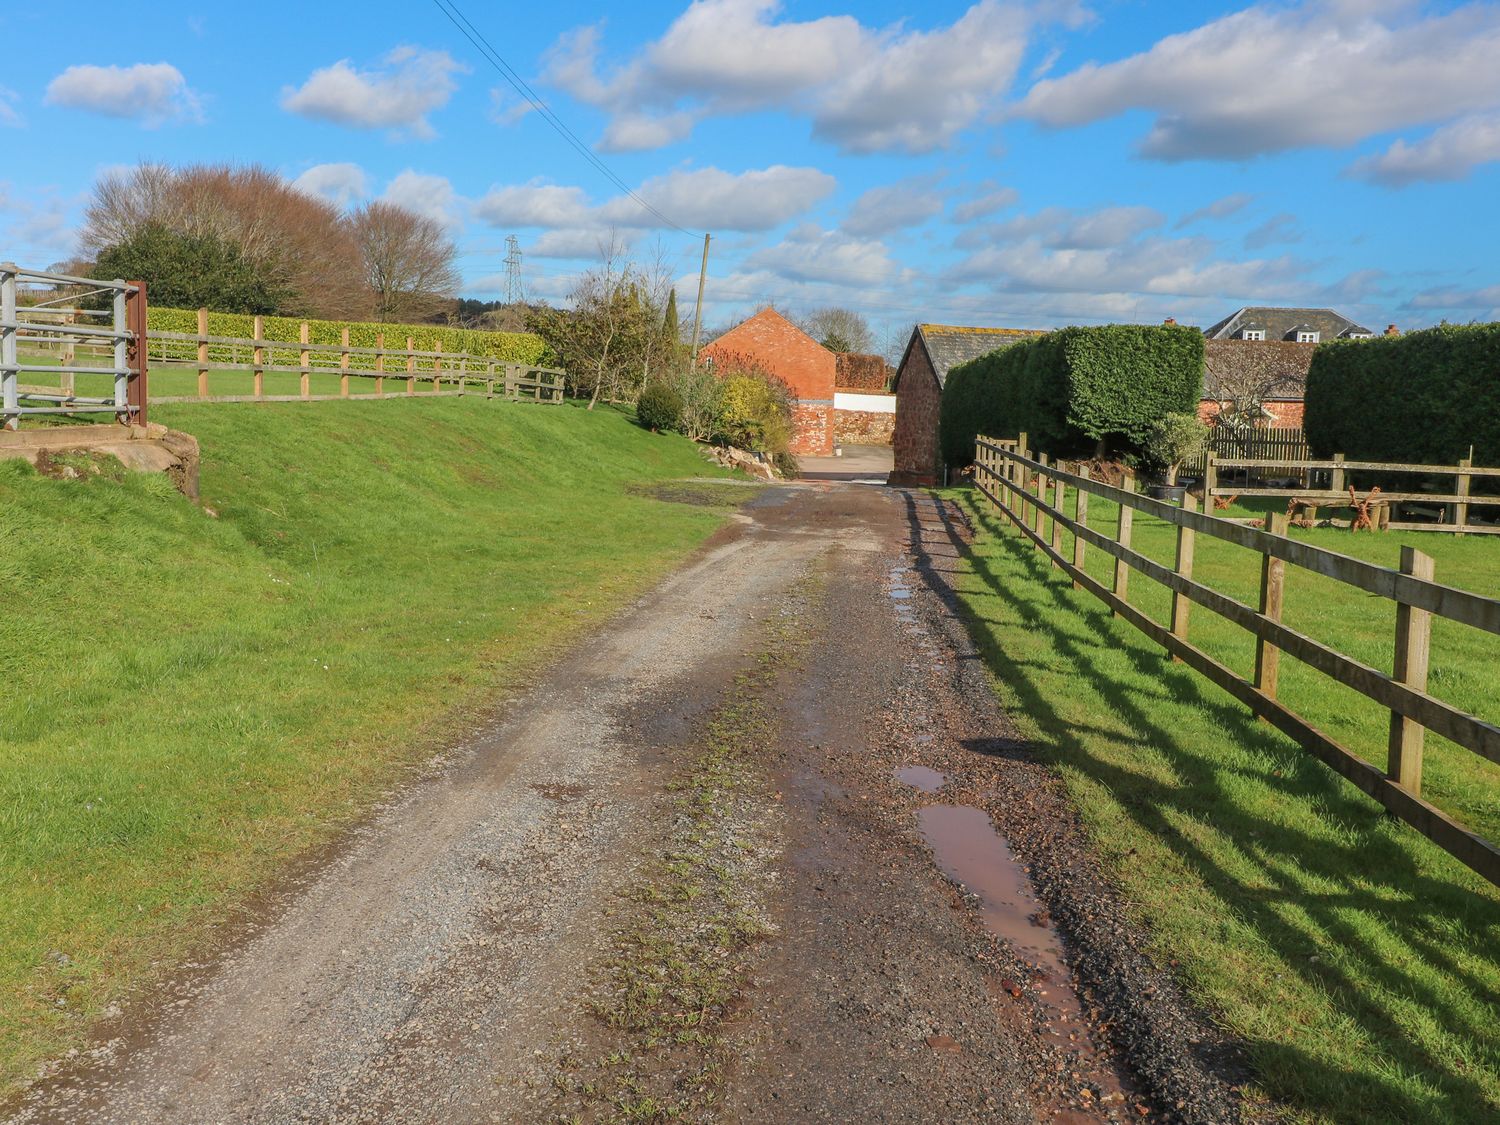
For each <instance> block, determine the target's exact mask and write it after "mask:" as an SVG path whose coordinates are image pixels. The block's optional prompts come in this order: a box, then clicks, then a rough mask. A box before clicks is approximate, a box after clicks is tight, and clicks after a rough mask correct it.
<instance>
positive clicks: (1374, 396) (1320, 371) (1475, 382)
mask: <svg viewBox="0 0 1500 1125" xmlns="http://www.w3.org/2000/svg"><path fill="white" fill-rule="evenodd" d="M1303 425H1304V428H1305V429H1306V430H1307V440H1308V443H1309V444H1310V445H1311V446H1312V449H1313V453H1314V455H1315V456H1318V457H1329V456H1331V455H1333V454H1335V453H1342V454H1344V455H1345V456H1347V457H1348V458H1349V459H1350V460H1354V461H1394V462H1403V463H1406V464H1430V465H1451V464H1455V463H1456V462H1457V461H1458V459H1459V458H1461V457H1467V456H1468V455H1469V447H1470V446H1471V445H1472V446H1473V449H1474V462H1475V464H1479V465H1495V464H1500V324H1467V325H1459V324H1443V325H1439V326H1438V327H1436V328H1424V329H1421V330H1419V331H1416V332H1409V333H1407V334H1406V335H1405V336H1381V337H1377V338H1376V339H1373V340H1337V341H1331V342H1329V343H1326V344H1319V345H1318V347H1317V350H1316V351H1314V352H1313V359H1312V367H1311V368H1310V369H1309V370H1308V373H1307V413H1306V416H1305V420H1304V422H1303Z"/></svg>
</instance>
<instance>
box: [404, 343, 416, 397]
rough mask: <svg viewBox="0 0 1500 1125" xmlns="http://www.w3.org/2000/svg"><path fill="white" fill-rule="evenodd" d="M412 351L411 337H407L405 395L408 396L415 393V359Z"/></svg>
mask: <svg viewBox="0 0 1500 1125" xmlns="http://www.w3.org/2000/svg"><path fill="white" fill-rule="evenodd" d="M414 350H415V349H414V348H413V347H412V342H411V337H410V336H408V337H407V338H406V393H407V394H408V395H414V394H416V393H417V357H416V356H414V355H412V352H413V351H414Z"/></svg>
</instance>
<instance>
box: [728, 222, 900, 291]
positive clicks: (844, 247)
mask: <svg viewBox="0 0 1500 1125" xmlns="http://www.w3.org/2000/svg"><path fill="white" fill-rule="evenodd" d="M745 268H746V269H748V270H751V271H755V270H762V271H765V272H767V273H770V274H773V275H775V276H776V277H778V278H787V279H790V280H792V281H820V282H832V283H837V284H841V285H851V286H855V287H859V286H873V285H889V284H891V283H893V282H896V281H898V280H900V279H901V278H902V277H903V276H905V275H906V274H907V271H905V270H903V269H902V268H901V267H900V266H899V265H898V264H897V263H896V262H895V261H894V260H893V259H892V258H891V256H890V253H889V251H887V250H886V247H885V244H884V243H883V242H879V241H876V240H874V239H868V238H852V237H850V236H849V235H847V234H844V233H842V232H840V231H825V230H822V229H820V228H818V227H815V226H805V227H802V228H799V229H798V230H796V231H793V232H792V234H791V235H789V236H788V237H787V238H786V239H785V240H784V241H783V242H781V243H779V244H777V245H775V246H768V247H766V248H765V249H763V250H758V251H756V252H755V253H754V254H751V255H750V256H749V257H748V258H746V259H745Z"/></svg>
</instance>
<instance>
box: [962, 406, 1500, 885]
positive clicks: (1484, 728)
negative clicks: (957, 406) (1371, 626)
mask: <svg viewBox="0 0 1500 1125" xmlns="http://www.w3.org/2000/svg"><path fill="white" fill-rule="evenodd" d="M974 480H975V483H976V485H977V486H978V488H979V490H980V491H981V492H982V493H983V494H984V495H985V496H986V497H987V498H988V499H989V500H990V501H991V502H993V503H994V504H995V506H996V507H997V508H998V509H999V510H1000V511H1001V512H1003V513H1004V514H1005V516H1006V517H1007V518H1008V519H1009V520H1010V521H1011V522H1012V523H1013V524H1015V525H1016V527H1017V528H1019V529H1020V531H1021V533H1022V534H1023V535H1024V536H1025V537H1026V538H1027V539H1029V540H1030V541H1031V542H1032V543H1033V544H1034V545H1035V546H1036V547H1037V548H1038V549H1039V550H1041V551H1042V552H1043V553H1044V554H1045V555H1047V557H1048V558H1049V559H1050V560H1051V562H1052V565H1053V566H1054V567H1056V568H1059V569H1061V570H1063V571H1064V572H1065V573H1066V574H1067V575H1068V576H1069V577H1070V578H1071V579H1072V580H1073V585H1074V587H1075V588H1076V589H1081V590H1087V591H1088V592H1089V593H1091V594H1093V595H1094V596H1095V597H1097V598H1099V599H1100V600H1101V601H1103V602H1104V603H1105V604H1106V605H1107V606H1109V608H1110V609H1111V611H1112V612H1113V613H1114V614H1115V615H1116V616H1118V617H1121V618H1124V619H1125V620H1126V621H1128V622H1129V623H1130V624H1132V625H1134V626H1135V627H1136V628H1137V629H1139V630H1141V632H1143V633H1145V634H1146V635H1147V636H1148V637H1150V638H1151V639H1152V640H1153V641H1155V642H1156V643H1158V644H1160V645H1161V646H1162V647H1163V648H1165V649H1166V650H1167V652H1168V653H1169V654H1170V655H1171V656H1172V657H1173V658H1174V659H1176V660H1180V661H1182V662H1183V663H1184V664H1186V665H1188V666H1189V667H1190V668H1192V669H1193V670H1195V671H1197V672H1199V673H1201V674H1202V675H1203V676H1205V677H1206V678H1207V679H1209V680H1211V681H1212V682H1213V683H1215V684H1217V685H1218V686H1219V687H1221V688H1223V689H1224V690H1225V691H1227V692H1229V693H1230V694H1231V695H1233V696H1234V697H1235V698H1236V699H1238V700H1239V701H1240V702H1242V703H1244V704H1245V705H1246V706H1248V707H1249V708H1250V709H1251V710H1252V711H1254V712H1255V713H1256V714H1257V715H1259V716H1260V717H1261V718H1263V719H1265V720H1266V721H1267V722H1269V723H1271V724H1272V725H1273V726H1275V727H1277V728H1278V729H1279V730H1281V731H1283V732H1284V733H1286V734H1287V735H1289V736H1291V737H1292V738H1293V739H1295V740H1296V741H1297V742H1298V743H1300V744H1301V746H1302V747H1303V748H1304V749H1306V750H1308V751H1309V752H1311V753H1312V754H1313V755H1315V756H1316V757H1318V758H1319V759H1321V760H1322V761H1323V762H1325V763H1326V764H1327V765H1329V766H1330V767H1332V768H1333V769H1334V770H1335V771H1337V772H1338V773H1339V774H1341V775H1342V776H1343V777H1345V778H1347V779H1348V780H1349V781H1352V782H1353V783H1354V784H1355V785H1357V786H1358V787H1359V788H1360V789H1362V790H1364V792H1365V793H1367V794H1369V795H1370V796H1371V797H1373V798H1374V799H1375V800H1377V801H1379V802H1380V803H1381V804H1382V805H1384V806H1385V807H1386V809H1388V810H1389V811H1390V812H1391V813H1392V814H1394V815H1395V816H1397V817H1399V818H1400V819H1402V820H1404V821H1406V823H1408V824H1410V825H1411V826H1412V827H1413V828H1415V829H1416V830H1417V831H1418V832H1421V833H1422V834H1423V835H1424V836H1426V837H1427V838H1428V839H1430V840H1432V841H1433V842H1434V843H1436V844H1437V845H1438V846H1439V847H1441V848H1443V849H1444V850H1445V851H1447V852H1449V853H1450V854H1452V855H1453V856H1455V857H1457V858H1458V859H1459V860H1461V861H1462V862H1464V863H1465V864H1467V865H1468V866H1469V867H1471V868H1473V869H1474V870H1475V871H1477V872H1479V874H1481V875H1483V876H1484V877H1485V878H1486V879H1489V880H1490V881H1491V882H1492V883H1495V884H1497V885H1500V847H1497V846H1496V845H1495V844H1494V843H1492V842H1491V841H1489V840H1486V839H1484V838H1483V837H1481V836H1479V835H1477V834H1475V833H1474V832H1471V831H1469V829H1467V828H1465V827H1464V826H1463V825H1461V824H1459V823H1458V822H1457V821H1455V820H1453V819H1452V818H1451V817H1449V816H1447V815H1446V814H1445V813H1443V812H1441V811H1440V810H1439V809H1437V808H1436V807H1434V806H1433V805H1432V804H1430V803H1429V802H1427V801H1425V800H1423V799H1422V749H1423V737H1424V733H1425V732H1426V731H1428V730H1431V731H1433V732H1435V733H1437V734H1439V735H1441V736H1442V737H1444V738H1447V739H1449V740H1450V741H1452V742H1454V743H1456V744H1457V745H1459V746H1461V747H1463V748H1464V749H1466V750H1469V751H1471V752H1473V753H1475V754H1478V755H1480V756H1481V757H1484V758H1487V759H1489V760H1490V761H1492V762H1500V727H1496V726H1495V725H1494V724H1492V723H1489V722H1486V721H1485V720H1483V719H1480V718H1479V717H1478V716H1475V715H1471V714H1468V713H1466V712H1464V711H1462V710H1460V709H1458V708H1457V707H1454V706H1452V705H1451V704H1448V703H1445V702H1443V701H1442V700H1440V699H1438V698H1437V697H1436V696H1433V695H1431V694H1429V692H1428V690H1427V672H1428V658H1429V650H1430V643H1431V635H1432V634H1431V630H1432V618H1433V617H1434V616H1436V617H1443V618H1447V619H1448V620H1450V621H1456V622H1459V623H1461V624H1464V625H1468V626H1470V627H1472V628H1475V629H1480V630H1483V631H1484V632H1487V633H1491V634H1495V635H1500V600H1497V599H1494V598H1486V597H1482V596H1481V595H1478V594H1474V593H1470V592H1468V591H1466V590H1460V589H1457V588H1455V587H1452V586H1444V585H1442V584H1440V583H1438V582H1436V581H1435V580H1434V578H1433V561H1432V559H1431V558H1430V557H1429V556H1427V555H1424V554H1423V553H1422V552H1420V551H1418V550H1416V549H1414V548H1412V547H1409V546H1403V547H1402V549H1401V568H1400V569H1399V570H1391V569H1389V568H1386V567H1381V566H1376V565H1374V564H1372V563H1367V562H1364V561H1362V560H1360V559H1355V558H1351V557H1350V556H1348V555H1343V554H1340V553H1338V552H1336V551H1329V550H1325V549H1322V548H1319V547H1314V546H1311V545H1310V544H1307V543H1304V542H1300V541H1298V540H1295V539H1291V538H1288V536H1287V534H1286V529H1287V524H1286V517H1285V516H1275V517H1272V518H1271V520H1270V521H1269V526H1268V528H1267V529H1266V530H1261V529H1259V528H1255V527H1248V526H1245V525H1243V524H1240V523H1236V522H1233V521H1230V520H1225V519H1218V518H1215V517H1214V516H1212V515H1211V514H1209V513H1206V512H1199V511H1197V510H1196V505H1195V504H1194V503H1193V502H1192V500H1191V499H1189V500H1188V502H1187V504H1186V505H1185V506H1184V507H1182V508H1178V507H1175V506H1173V505H1171V504H1168V503H1165V502H1163V501H1160V500H1153V499H1151V498H1149V497H1146V496H1142V495H1140V494H1139V493H1137V492H1136V491H1135V488H1134V482H1133V480H1132V479H1130V478H1128V477H1127V478H1126V480H1125V481H1124V483H1123V485H1122V486H1114V485H1108V484H1105V483H1103V482H1102V481H1098V480H1094V479H1091V478H1090V476H1089V474H1088V473H1087V472H1078V473H1073V472H1066V471H1063V470H1062V469H1061V468H1060V467H1058V466H1056V465H1049V464H1048V462H1047V458H1046V457H1045V456H1044V455H1040V454H1032V453H1030V452H1028V451H1027V450H1026V435H1025V434H1022V435H1021V437H1020V439H1019V440H1017V441H998V440H994V439H991V438H984V437H981V438H979V440H978V442H977V445H976V450H975V476H974ZM1069 493H1071V494H1072V495H1073V496H1074V497H1075V500H1074V504H1073V514H1072V515H1071V516H1070V515H1069V514H1068V512H1067V510H1066V508H1067V497H1068V495H1069ZM1091 495H1092V496H1100V497H1103V498H1105V499H1108V500H1111V501H1113V502H1114V503H1116V504H1118V505H1119V523H1118V525H1117V527H1116V530H1115V533H1114V534H1113V535H1109V534H1105V533H1104V532H1102V531H1098V530H1096V529H1094V528H1092V527H1089V526H1088V523H1087V517H1088V498H1089V496H1091ZM1136 512H1144V513H1147V514H1150V515H1152V516H1156V517H1157V518H1158V519H1161V520H1163V521H1165V522H1167V523H1169V524H1173V525H1175V526H1176V529H1177V551H1176V557H1175V561H1174V564H1173V565H1172V566H1166V565H1163V564H1161V563H1158V562H1156V561H1154V560H1152V559H1150V558H1147V557H1146V556H1145V555H1143V554H1141V553H1140V552H1139V551H1136V550H1135V549H1134V548H1132V546H1131V529H1132V523H1133V517H1134V513H1136ZM1049 524H1050V534H1048V525H1049ZM1064 532H1066V533H1067V534H1069V535H1071V536H1072V551H1071V553H1069V552H1065V551H1064V549H1063V548H1064V540H1063V535H1064ZM1200 536H1210V537H1212V538H1215V539H1221V540H1224V541H1225V542H1228V543H1232V544H1234V545H1236V546H1239V547H1243V548H1245V549H1247V550H1250V551H1253V552H1255V553H1256V554H1258V555H1259V556H1260V558H1261V582H1260V598H1259V602H1258V604H1257V605H1255V606H1251V605H1247V604H1246V603H1244V602H1241V601H1237V600H1236V599H1234V598H1231V597H1229V596H1227V595H1225V594H1222V593H1219V592H1218V591H1216V590H1214V589H1211V588H1210V587H1208V586H1206V585H1204V584H1203V583H1201V582H1199V581H1197V580H1196V579H1194V577H1193V555H1194V547H1195V540H1196V538H1197V537H1200ZM1090 547H1092V548H1094V549H1097V550H1099V551H1102V552H1104V553H1105V554H1106V555H1108V556H1110V557H1111V558H1112V559H1113V560H1114V574H1113V582H1112V583H1108V584H1106V583H1105V582H1101V581H1099V580H1098V579H1096V578H1094V577H1093V576H1091V575H1090V574H1088V573H1087V572H1086V571H1085V569H1084V561H1085V557H1086V554H1085V552H1086V550H1087V549H1088V548H1090ZM1288 565H1291V566H1294V567H1300V568H1302V569H1304V570H1309V571H1312V572H1313V573H1315V574H1321V575H1323V576H1325V577H1328V578H1332V579H1334V580H1335V581H1337V582H1342V583H1345V584H1347V585H1350V586H1353V587H1355V588H1357V589H1360V590H1363V591H1365V592H1366V593H1367V594H1371V595H1374V596H1376V597H1381V598H1387V599H1389V600H1391V601H1393V602H1395V603H1396V631H1395V637H1394V645H1395V661H1394V667H1393V671H1392V674H1391V675H1386V674H1385V673H1384V672H1381V671H1380V670H1379V669H1376V668H1373V667H1371V666H1369V665H1367V664H1363V663H1361V662H1360V661H1358V660H1355V659H1353V658H1352V657H1350V656H1346V655H1345V654H1344V653H1342V652H1339V651H1337V650H1336V649H1333V648H1331V647H1329V646H1328V645H1325V644H1323V643H1321V642H1319V641H1316V640H1314V639H1313V638H1312V637H1309V636H1307V635H1306V634H1304V633H1301V632H1299V631H1297V630H1295V629H1292V628H1290V627H1289V626H1287V625H1286V624H1284V623H1283V622H1282V620H1281V609H1282V600H1283V592H1284V589H1285V585H1286V582H1287V567H1288ZM1131 571H1135V572H1137V573H1139V574H1141V575H1144V576H1145V577H1146V578H1148V579H1150V580H1152V581H1154V582H1157V583H1159V584H1161V585H1162V586H1165V587H1166V588H1168V589H1169V590H1170V591H1171V592H1172V614H1171V623H1170V625H1162V624H1160V623H1159V622H1157V621H1155V620H1154V619H1152V618H1151V617H1149V616H1148V615H1146V614H1145V613H1143V612H1142V611H1141V610H1140V609H1139V608H1137V607H1136V606H1134V605H1132V604H1131V602H1130V599H1129V596H1128V578H1129V575H1130V573H1131ZM1194 605H1198V606H1202V607H1203V608H1204V609H1207V610H1209V611H1210V612H1213V613H1216V614H1218V615H1219V616H1221V617H1223V618H1225V619H1226V620H1228V621H1230V622H1232V623H1233V624H1235V625H1237V626H1239V627H1240V628H1242V629H1244V630H1245V631H1246V632H1248V633H1249V634H1251V635H1252V636H1253V637H1254V638H1255V643H1256V656H1255V668H1254V671H1253V674H1252V676H1251V677H1245V676H1242V675H1240V674H1239V673H1237V672H1235V671H1234V670H1233V669H1231V668H1230V667H1228V666H1227V665H1225V664H1223V663H1221V662H1220V661H1219V660H1217V659H1216V658H1214V657H1213V656H1210V655H1209V654H1208V653H1207V652H1205V651H1204V650H1202V649H1200V648H1198V647H1197V646H1195V645H1194V644H1192V643H1191V641H1190V640H1189V631H1188V625H1189V610H1190V609H1191V607H1192V606H1194ZM1283 654H1285V655H1287V656H1290V657H1292V658H1293V659H1295V660H1298V661H1300V662H1302V663H1303V664H1306V665H1307V666H1309V667H1311V668H1313V669H1315V670H1316V671H1318V672H1320V673H1322V674H1323V675H1325V676H1328V677H1329V678H1330V679H1332V680H1335V681H1337V682H1338V683H1341V684H1343V685H1345V686H1346V687H1350V688H1353V689H1354V690H1355V691H1356V692H1358V693H1360V694H1361V695H1363V696H1364V697H1365V698H1367V699H1369V700H1370V701H1371V702H1372V703H1375V704H1377V705H1378V706H1379V707H1381V708H1382V709H1385V710H1388V711H1389V712H1390V734H1389V739H1388V743H1387V763H1386V768H1385V769H1384V770H1382V769H1380V768H1378V767H1377V766H1375V765H1372V764H1371V763H1369V762H1367V761H1365V760H1364V759H1362V758H1361V757H1359V756H1358V755H1357V754H1355V753H1354V752H1353V751H1352V750H1350V749H1349V748H1347V747H1345V746H1344V745H1342V744H1340V743H1339V742H1338V741H1336V740H1335V739H1334V738H1333V737H1332V736H1330V735H1329V734H1327V733H1325V732H1324V731H1321V730H1319V729H1318V728H1316V727H1314V726H1313V725H1312V724H1311V723H1310V722H1309V721H1308V720H1307V719H1305V718H1303V717H1302V716H1301V715H1299V714H1297V713H1296V712H1295V711H1293V710H1292V709H1291V708H1290V707H1288V706H1287V705H1286V704H1284V703H1282V702H1281V701H1280V700H1279V699H1278V698H1277V687H1278V671H1279V667H1280V660H1281V656H1282V655H1283Z"/></svg>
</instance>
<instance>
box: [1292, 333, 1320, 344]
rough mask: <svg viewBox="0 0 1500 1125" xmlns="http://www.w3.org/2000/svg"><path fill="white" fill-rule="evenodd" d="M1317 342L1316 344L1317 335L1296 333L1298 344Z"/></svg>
mask: <svg viewBox="0 0 1500 1125" xmlns="http://www.w3.org/2000/svg"><path fill="white" fill-rule="evenodd" d="M1317 342H1318V334H1317V333H1316V332H1298V333H1297V343H1299V344H1316V343H1317Z"/></svg>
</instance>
